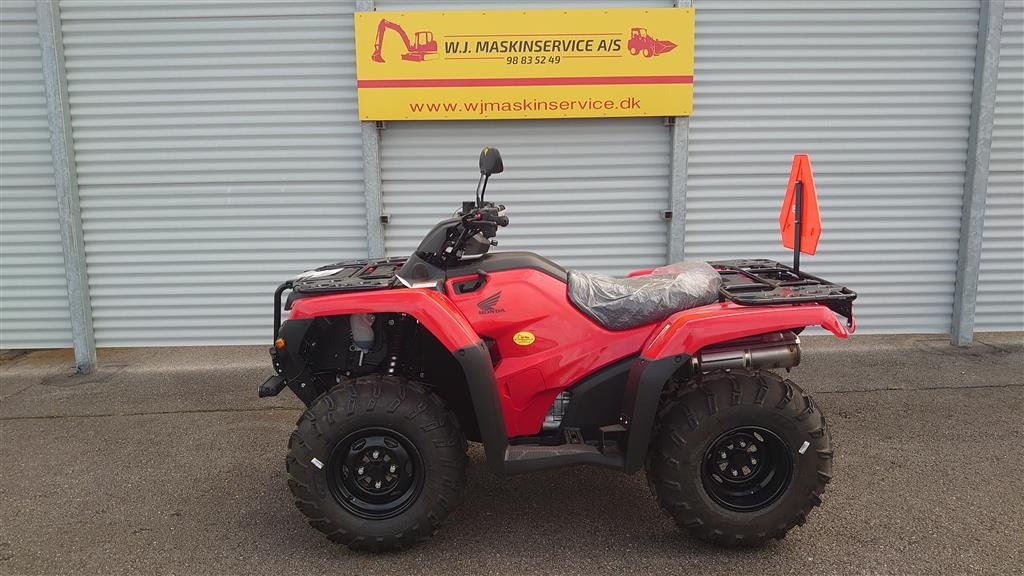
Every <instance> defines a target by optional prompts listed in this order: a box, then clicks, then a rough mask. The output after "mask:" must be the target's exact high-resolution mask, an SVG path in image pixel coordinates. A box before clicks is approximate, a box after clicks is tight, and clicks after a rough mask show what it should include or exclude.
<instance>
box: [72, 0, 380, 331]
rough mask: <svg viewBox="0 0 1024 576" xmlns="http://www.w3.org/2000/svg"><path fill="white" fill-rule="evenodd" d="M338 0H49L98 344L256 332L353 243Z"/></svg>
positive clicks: (362, 243)
mask: <svg viewBox="0 0 1024 576" xmlns="http://www.w3.org/2000/svg"><path fill="white" fill-rule="evenodd" d="M353 5H354V3H353V2H336V1H322V2H216V1H209V2H208V1H201V2H200V1H189V2H171V1H154V0H137V1H127V2H122V1H116V2H115V1H109V2H97V1H94V0H91V1H88V2H77V1H68V0H65V1H63V2H61V21H62V30H63V35H64V46H65V56H66V61H67V77H68V89H69V92H70V101H71V116H72V127H73V134H74V141H75V155H76V160H77V163H78V182H79V186H80V194H81V204H82V218H83V224H84V237H85V245H86V253H87V265H88V273H89V285H90V291H91V295H92V310H93V314H94V325H95V330H96V340H97V342H98V344H99V345H100V346H112V345H162V344H199V343H207V344H228V343H255V342H264V341H266V340H267V339H268V338H269V337H270V325H271V314H272V307H271V302H272V298H271V294H272V292H273V290H274V288H275V287H276V285H277V284H279V283H280V282H282V281H283V280H286V279H287V278H289V277H290V276H292V275H294V273H295V272H297V271H301V270H303V269H304V268H307V267H309V266H313V265H317V264H323V263H325V262H328V261H332V260H336V259H343V258H353V257H362V256H365V255H366V250H367V244H366V220H365V218H366V210H365V200H364V195H363V182H362V160H361V140H360V129H359V123H358V119H357V114H356V95H355V73H354V69H355V59H354V52H353V50H354V48H353V30H352V11H353Z"/></svg>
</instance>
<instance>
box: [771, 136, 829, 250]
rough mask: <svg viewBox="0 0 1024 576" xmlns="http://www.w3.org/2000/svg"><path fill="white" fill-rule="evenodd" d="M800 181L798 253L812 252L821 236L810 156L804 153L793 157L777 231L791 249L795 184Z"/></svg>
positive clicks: (784, 243)
mask: <svg viewBox="0 0 1024 576" xmlns="http://www.w3.org/2000/svg"><path fill="white" fill-rule="evenodd" d="M797 181H799V182H801V183H802V184H803V192H804V195H803V207H802V208H803V209H802V210H801V212H802V213H803V217H802V218H801V219H800V220H801V223H800V252H802V253H804V254H814V252H815V251H816V250H817V249H818V238H820V237H821V210H819V208H818V193H817V191H816V190H815V189H814V175H813V174H812V173H811V158H810V156H808V155H807V154H797V155H795V156H793V170H792V171H791V172H790V174H789V185H788V186H786V198H785V199H784V200H783V201H782V213H781V214H779V230H780V231H781V232H782V245H783V246H785V247H786V248H789V249H790V250H792V249H793V236H794V232H795V231H796V183H797Z"/></svg>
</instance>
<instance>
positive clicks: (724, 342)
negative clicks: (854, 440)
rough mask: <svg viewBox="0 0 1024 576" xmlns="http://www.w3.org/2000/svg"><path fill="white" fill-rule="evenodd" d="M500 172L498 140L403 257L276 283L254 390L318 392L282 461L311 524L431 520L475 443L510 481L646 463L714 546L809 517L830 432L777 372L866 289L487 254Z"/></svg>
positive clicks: (354, 540)
mask: <svg viewBox="0 0 1024 576" xmlns="http://www.w3.org/2000/svg"><path fill="white" fill-rule="evenodd" d="M502 169H503V167H502V161H501V157H500V155H499V154H498V151H497V150H496V149H494V148H485V149H484V150H483V152H482V154H481V156H480V171H481V176H480V183H478V185H477V190H478V193H477V196H476V199H475V201H473V202H466V203H464V205H463V207H462V209H461V210H460V211H458V212H456V213H455V215H454V216H452V217H451V218H448V219H445V220H442V221H441V222H439V223H438V224H437V225H436V226H434V227H433V229H431V230H430V231H429V232H428V233H427V235H426V237H424V239H423V241H422V242H420V244H419V247H418V248H416V251H415V252H414V253H413V254H411V255H410V256H409V257H408V258H387V259H368V260H355V261H348V262H340V263H337V264H332V265H329V266H325V267H322V268H319V269H317V270H312V271H309V272H306V273H303V274H301V275H299V276H297V277H296V278H295V279H293V280H291V281H288V282H285V283H284V284H282V285H281V286H280V287H279V288H278V289H277V291H276V293H275V295H274V300H275V302H274V306H275V308H274V311H275V318H274V344H273V347H272V348H271V349H270V354H271V357H272V360H273V366H274V369H275V371H276V375H274V376H271V377H270V378H269V379H268V380H267V381H266V382H265V383H264V384H263V385H262V386H261V387H260V388H259V395H260V396H261V397H267V396H275V395H277V394H278V393H280V392H281V391H282V390H283V389H284V388H286V387H287V388H288V389H290V390H291V391H292V392H293V393H294V394H295V395H296V396H298V397H299V399H300V400H302V402H303V403H305V405H306V410H305V411H304V412H303V414H302V416H301V417H300V419H299V421H298V424H297V428H296V429H295V431H294V432H293V433H292V434H291V438H290V439H289V442H288V455H287V458H286V465H287V471H288V476H289V480H288V484H289V487H290V488H291V491H292V493H293V494H294V496H295V499H296V504H297V506H298V508H299V509H300V510H301V511H302V513H303V514H305V515H306V516H307V517H308V518H309V522H310V524H311V525H312V526H313V527H315V528H316V529H318V530H320V531H321V532H323V533H324V534H326V535H327V536H328V538H330V539H331V540H333V541H335V542H339V543H342V544H346V545H348V546H349V547H351V548H353V549H370V550H385V549H393V548H402V547H408V546H410V545H412V544H414V543H416V542H417V541H419V540H421V539H423V538H426V537H428V536H430V535H431V534H433V533H434V532H435V531H437V529H438V528H439V526H440V524H441V522H442V520H444V518H445V517H446V516H447V515H448V514H449V513H450V512H451V511H452V510H454V509H455V507H456V506H458V505H459V503H460V501H461V500H462V496H463V491H464V489H465V485H466V467H467V464H468V458H467V453H466V452H467V441H473V442H480V443H482V444H483V452H484V454H485V456H486V463H487V466H488V467H489V468H490V469H491V470H492V471H493V472H495V473H497V474H499V475H505V474H517V473H522V472H533V471H537V470H544V469H549V468H555V467H560V466H567V465H574V464H590V465H596V466H602V467H605V468H612V469H615V470H621V471H623V472H626V473H634V472H639V471H641V470H643V471H644V473H645V474H646V475H647V479H648V482H649V484H650V487H651V490H652V492H653V493H654V496H655V497H656V498H657V500H658V502H659V504H660V505H661V507H662V509H663V510H664V511H665V513H667V514H668V515H669V516H671V517H672V518H673V519H674V520H675V522H676V523H678V525H679V526H681V527H682V528H685V529H686V530H688V531H689V532H690V533H692V534H693V535H695V536H697V537H700V538H703V539H706V540H710V541H713V542H718V543H722V544H733V545H735V544H744V545H746V544H758V543H761V542H763V541H765V540H767V539H770V538H782V537H783V536H784V535H785V534H786V532H787V531H788V530H790V529H791V528H793V527H794V526H798V525H801V524H803V523H804V521H805V519H806V518H807V514H808V513H809V512H810V511H811V509H813V508H814V507H815V506H817V505H818V504H820V503H821V494H822V491H823V490H824V488H825V485H826V484H827V483H828V481H829V479H830V478H831V475H832V447H831V444H830V440H829V433H828V429H827V428H826V426H825V419H824V418H823V417H822V414H821V413H820V412H819V411H818V409H817V408H816V406H815V404H814V402H813V401H812V400H811V398H810V396H808V395H807V393H806V392H804V390H803V389H802V388H800V387H799V386H797V385H796V384H795V383H793V382H792V381H790V380H788V379H785V378H783V377H781V376H780V375H778V374H777V373H776V372H773V371H772V370H776V369H780V368H785V369H787V370H788V369H789V368H791V367H793V366H796V365H797V364H798V363H799V361H800V340H799V338H798V337H797V335H798V334H799V333H800V331H802V330H803V329H804V328H805V327H808V326H821V327H823V328H825V329H826V330H828V331H830V332H832V333H833V334H835V335H836V336H838V337H840V338H846V337H847V336H848V334H849V333H850V332H853V330H854V323H853V313H852V301H853V299H854V298H855V296H856V295H855V294H854V293H853V292H852V291H851V290H849V289H847V288H844V287H842V286H838V285H836V284H832V283H830V282H827V281H825V280H822V279H821V278H817V277H814V276H811V275H808V274H805V273H803V272H798V271H797V270H796V269H794V268H791V267H788V266H785V265H782V264H779V263H777V262H773V261H768V260H732V261H723V262H711V263H704V262H688V261H687V262H682V263H678V264H672V265H669V266H665V267H662V268H656V269H646V270H638V271H636V272H633V273H632V274H630V275H629V276H628V277H626V278H612V277H607V276H600V275H596V274H589V273H585V272H580V271H575V270H566V269H565V268H563V267H561V266H559V265H558V264H556V263H554V262H552V261H550V260H547V259H545V258H543V257H541V256H538V255H536V254H533V253H529V252H497V253H490V252H489V249H490V248H491V247H492V246H493V245H494V244H495V241H494V237H495V234H496V232H497V230H498V229H499V228H501V227H503V226H507V225H508V223H509V219H508V217H507V216H506V215H505V210H504V206H501V205H497V204H494V203H492V202H487V201H485V200H484V196H485V194H486V188H487V181H488V179H489V178H490V176H491V175H492V174H496V173H499V172H501V171H502ZM481 184H482V189H481ZM285 292H289V293H288V296H287V299H286V302H285V303H284V308H285V309H286V310H289V311H290V313H289V317H288V319H287V320H286V321H284V322H281V309H282V298H283V297H284V293H285ZM839 316H843V317H845V319H846V321H845V322H843V321H841V320H840V319H839Z"/></svg>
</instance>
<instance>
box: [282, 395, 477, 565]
mask: <svg viewBox="0 0 1024 576" xmlns="http://www.w3.org/2000/svg"><path fill="white" fill-rule="evenodd" d="M288 449H289V450H288V457H287V460H286V467H287V469H288V476H289V478H288V486H289V487H290V488H291V491H292V494H294V496H295V498H296V501H295V504H296V506H297V507H298V508H299V510H301V511H302V513H303V514H305V515H306V516H307V517H308V518H309V523H310V525H311V526H313V527H314V528H316V529H317V530H319V531H321V532H323V533H324V534H326V535H327V537H328V538H330V539H331V540H333V541H334V542H338V543H340V544H345V545H347V546H348V547H349V548H351V549H353V550H375V551H381V550H391V549H401V548H407V547H409V546H412V545H413V544H415V543H416V542H418V541H420V540H423V539H425V538H428V537H429V536H431V535H432V534H433V533H434V532H436V531H437V529H438V528H439V527H440V524H441V521H442V520H443V519H444V518H445V517H446V516H447V515H448V513H449V512H451V511H452V510H454V509H455V507H456V506H457V505H458V504H459V503H460V502H461V500H462V493H463V490H464V488H465V485H466V465H467V456H466V439H465V437H464V436H463V434H462V431H461V430H460V428H459V424H458V421H457V420H456V418H455V415H454V414H453V413H452V412H451V411H449V410H448V409H447V408H446V407H445V405H444V403H443V402H442V401H441V399H440V398H438V396H437V395H436V394H433V393H431V392H430V391H429V390H427V388H425V387H424V386H423V385H421V384H418V383H416V382H412V381H410V380H406V379H404V378H399V377H396V376H383V375H371V376H363V377H360V378H356V379H354V380H349V381H346V382H343V383H342V384H339V385H338V386H335V387H334V388H332V389H331V390H330V391H328V392H327V393H325V394H324V395H322V396H320V398H318V399H317V400H316V401H315V402H314V403H313V405H312V406H310V407H309V409H308V410H306V412H305V413H303V415H302V417H301V418H300V419H299V422H298V426H297V427H296V430H295V431H294V432H293V433H292V435H291V438H290V439H289V442H288Z"/></svg>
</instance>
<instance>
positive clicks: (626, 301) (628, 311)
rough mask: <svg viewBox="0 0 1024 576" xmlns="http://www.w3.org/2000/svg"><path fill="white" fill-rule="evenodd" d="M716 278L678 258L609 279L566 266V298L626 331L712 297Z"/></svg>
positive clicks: (711, 300)
mask: <svg viewBox="0 0 1024 576" xmlns="http://www.w3.org/2000/svg"><path fill="white" fill-rule="evenodd" d="M721 285H722V277H721V276H720V275H719V274H718V272H717V271H716V270H715V269H714V268H712V267H711V266H709V265H708V264H707V263H706V262H698V261H691V260H684V261H682V262H677V263H675V264H669V265H668V266H663V267H661V268H656V269H655V270H654V272H652V273H651V274H646V275H644V276H636V277H633V278H614V277H612V276H603V275H601V274H590V273H587V272H580V271H579V270H570V271H569V278H568V286H569V301H571V302H572V303H573V305H574V306H576V308H578V309H579V310H580V311H581V312H583V313H584V314H586V315H587V316H589V317H590V318H592V319H593V320H594V321H595V322H597V323H598V324H600V325H602V326H604V327H605V328H608V329H609V330H627V329H629V328H635V327H637V326H643V325H644V324H650V323H651V322H658V321H660V320H664V319H665V318H668V317H669V316H671V315H672V314H675V313H676V312H679V311H680V310H686V309H689V308H696V307H697V306H704V305H707V304H713V303H714V302H717V301H718V288H719V287H720V286H721Z"/></svg>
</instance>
